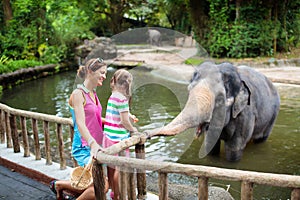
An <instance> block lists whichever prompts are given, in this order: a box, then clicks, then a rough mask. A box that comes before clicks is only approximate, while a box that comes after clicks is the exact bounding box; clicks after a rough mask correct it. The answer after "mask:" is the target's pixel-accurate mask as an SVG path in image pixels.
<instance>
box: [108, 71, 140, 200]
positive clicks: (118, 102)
mask: <svg viewBox="0 0 300 200" xmlns="http://www.w3.org/2000/svg"><path fill="white" fill-rule="evenodd" d="M131 83H132V75H131V74H130V73H129V72H128V71H126V70H124V69H120V70H117V71H116V72H115V73H114V75H113V77H112V79H111V81H110V87H111V89H112V94H111V96H110V97H109V99H108V103H107V109H106V117H105V120H106V121H105V124H104V137H103V147H104V148H107V147H109V146H112V145H114V144H116V143H118V142H120V141H121V140H124V139H127V138H129V137H130V133H133V132H137V129H136V128H135V127H134V126H133V125H132V122H131V121H136V120H137V119H136V118H135V116H134V115H131V114H130V113H129V101H130V98H131ZM126 154H128V156H129V150H127V152H126ZM107 173H108V182H109V185H110V187H111V189H112V191H113V193H111V194H113V195H111V197H112V198H113V199H117V200H118V199H119V183H118V180H119V172H118V170H116V169H115V168H114V167H112V166H110V167H108V169H107Z"/></svg>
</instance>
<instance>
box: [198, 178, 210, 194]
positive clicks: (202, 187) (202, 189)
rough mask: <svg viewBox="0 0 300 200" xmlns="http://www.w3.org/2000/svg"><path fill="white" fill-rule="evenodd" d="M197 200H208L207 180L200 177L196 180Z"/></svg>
mask: <svg viewBox="0 0 300 200" xmlns="http://www.w3.org/2000/svg"><path fill="white" fill-rule="evenodd" d="M198 199H199V200H208V178H207V177H204V176H201V177H199V178H198Z"/></svg>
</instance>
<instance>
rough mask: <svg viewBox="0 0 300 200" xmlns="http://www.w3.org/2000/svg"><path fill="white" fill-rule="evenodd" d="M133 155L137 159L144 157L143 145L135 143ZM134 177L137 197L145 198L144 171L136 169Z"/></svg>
mask: <svg viewBox="0 0 300 200" xmlns="http://www.w3.org/2000/svg"><path fill="white" fill-rule="evenodd" d="M135 157H136V158H138V159H145V145H144V144H137V145H135ZM136 179H137V191H138V195H137V199H146V196H147V190H146V186H147V185H146V184H147V182H146V171H145V170H141V169H137V170H136Z"/></svg>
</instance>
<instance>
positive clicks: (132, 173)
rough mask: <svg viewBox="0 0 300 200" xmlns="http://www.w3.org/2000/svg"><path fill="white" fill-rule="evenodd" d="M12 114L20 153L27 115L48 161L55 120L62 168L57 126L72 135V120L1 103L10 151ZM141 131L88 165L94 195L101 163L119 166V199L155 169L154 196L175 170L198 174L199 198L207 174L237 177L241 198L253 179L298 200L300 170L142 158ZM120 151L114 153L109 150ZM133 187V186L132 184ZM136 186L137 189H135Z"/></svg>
mask: <svg viewBox="0 0 300 200" xmlns="http://www.w3.org/2000/svg"><path fill="white" fill-rule="evenodd" d="M17 117H19V119H20V120H19V121H20V130H21V132H22V134H21V136H22V139H23V143H22V144H23V148H24V157H28V156H30V152H29V149H30V147H29V142H28V133H27V126H26V119H31V125H32V132H33V139H34V150H35V157H36V159H37V160H39V159H41V153H40V150H41V149H40V148H41V147H40V142H39V134H38V128H37V124H38V122H39V121H42V123H43V132H44V140H45V152H46V154H45V157H46V163H45V164H47V165H51V164H52V158H51V154H50V150H51V146H50V130H49V123H55V124H56V130H55V132H56V138H57V145H58V149H59V155H60V168H61V169H65V168H66V157H65V154H64V153H63V152H64V149H65V147H64V141H63V133H62V126H68V127H69V135H70V139H71V141H72V137H73V124H72V120H71V119H68V118H61V117H57V116H54V115H47V114H41V113H36V112H29V111H24V110H19V109H14V108H11V107H9V106H7V105H5V104H1V103H0V142H1V143H5V141H6V145H7V148H13V149H14V152H15V153H17V152H20V141H19V133H18V123H17ZM144 142H145V136H144V135H143V134H137V135H134V136H132V137H130V138H129V139H126V140H124V141H121V142H119V143H118V144H115V145H113V146H111V147H109V148H107V149H105V152H98V154H97V162H94V165H93V178H94V187H95V194H96V199H97V200H100V199H101V200H105V196H106V195H105V194H104V186H105V183H104V179H103V177H104V167H103V164H107V165H114V166H117V167H118V168H119V169H120V184H122V187H120V190H121V191H120V199H121V200H122V199H128V200H131V199H145V198H146V196H147V191H146V173H145V172H146V170H148V171H156V172H158V174H159V176H158V177H159V180H158V184H159V199H160V200H166V199H168V174H169V173H177V174H183V175H186V176H193V177H198V199H199V200H207V199H208V180H209V178H214V179H219V180H230V181H238V182H241V199H242V200H252V199H253V190H254V187H253V186H254V184H258V185H269V186H277V187H285V188H291V200H300V176H296V175H285V174H272V173H261V172H253V171H243V170H235V169H224V168H217V167H208V166H201V165H187V164H178V163H171V162H154V161H153V160H151V161H150V160H146V159H145V147H144ZM132 146H135V154H136V158H128V157H123V156H122V155H123V154H124V150H125V149H127V148H129V147H132ZM117 153H119V155H120V156H119V157H116V156H114V155H115V154H117ZM135 188H137V190H135ZM136 191H137V193H138V194H136Z"/></svg>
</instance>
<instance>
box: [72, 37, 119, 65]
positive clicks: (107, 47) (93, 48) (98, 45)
mask: <svg viewBox="0 0 300 200" xmlns="http://www.w3.org/2000/svg"><path fill="white" fill-rule="evenodd" d="M75 55H76V60H77V61H78V63H79V64H84V63H85V62H86V61H87V60H89V59H91V58H99V57H100V58H103V59H104V60H108V59H113V58H116V57H117V47H116V45H115V44H114V43H113V41H112V40H111V39H110V38H107V37H96V38H94V39H93V40H85V41H84V44H82V45H80V46H78V47H76V53H75Z"/></svg>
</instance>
